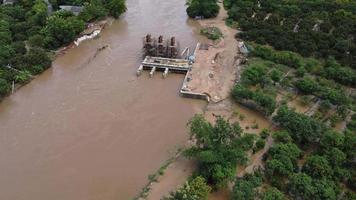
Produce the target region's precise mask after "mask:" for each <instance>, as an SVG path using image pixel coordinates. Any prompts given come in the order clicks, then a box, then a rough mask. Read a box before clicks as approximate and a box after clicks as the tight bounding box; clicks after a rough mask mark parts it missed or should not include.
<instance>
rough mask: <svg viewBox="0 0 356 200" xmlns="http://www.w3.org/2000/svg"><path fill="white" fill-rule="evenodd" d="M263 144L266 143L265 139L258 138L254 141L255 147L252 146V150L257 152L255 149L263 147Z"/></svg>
mask: <svg viewBox="0 0 356 200" xmlns="http://www.w3.org/2000/svg"><path fill="white" fill-rule="evenodd" d="M265 145H266V141H265V140H264V139H258V140H257V141H256V144H255V147H254V148H253V151H254V152H257V151H259V150H261V149H263V148H264V147H265Z"/></svg>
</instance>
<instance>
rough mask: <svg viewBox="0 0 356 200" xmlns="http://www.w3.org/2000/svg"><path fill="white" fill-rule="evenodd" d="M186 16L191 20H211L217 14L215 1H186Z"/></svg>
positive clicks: (217, 9)
mask: <svg viewBox="0 0 356 200" xmlns="http://www.w3.org/2000/svg"><path fill="white" fill-rule="evenodd" d="M187 6H188V7H187V14H188V16H189V17H191V18H196V17H198V18H212V17H216V16H217V15H218V14H219V10H220V7H219V5H218V4H217V0H187Z"/></svg>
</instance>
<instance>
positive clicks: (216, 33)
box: [200, 27, 223, 40]
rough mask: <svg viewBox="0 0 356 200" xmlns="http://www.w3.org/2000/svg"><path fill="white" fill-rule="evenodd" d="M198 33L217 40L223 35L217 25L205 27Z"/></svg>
mask: <svg viewBox="0 0 356 200" xmlns="http://www.w3.org/2000/svg"><path fill="white" fill-rule="evenodd" d="M200 33H201V34H203V35H205V36H206V37H207V38H208V39H210V40H218V39H220V38H221V37H223V34H222V33H221V31H220V29H219V28H217V27H207V28H203V29H201V30H200Z"/></svg>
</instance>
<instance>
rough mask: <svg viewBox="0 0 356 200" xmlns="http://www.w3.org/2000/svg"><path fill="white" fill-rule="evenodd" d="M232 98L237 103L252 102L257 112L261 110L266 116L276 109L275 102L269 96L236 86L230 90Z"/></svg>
mask: <svg viewBox="0 0 356 200" xmlns="http://www.w3.org/2000/svg"><path fill="white" fill-rule="evenodd" d="M232 97H233V98H234V100H236V101H237V102H242V101H249V100H251V101H253V102H254V103H255V104H256V106H257V109H258V110H261V111H262V112H263V113H265V114H266V115H271V114H272V113H273V112H274V110H275V109H276V100H275V99H274V98H273V97H271V96H270V95H267V94H265V93H264V92H262V91H252V90H249V89H247V88H246V87H244V86H242V85H241V84H237V85H235V86H234V88H233V90H232Z"/></svg>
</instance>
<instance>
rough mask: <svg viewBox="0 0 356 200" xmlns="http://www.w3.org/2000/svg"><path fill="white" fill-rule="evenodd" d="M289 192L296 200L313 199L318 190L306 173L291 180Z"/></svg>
mask: <svg viewBox="0 0 356 200" xmlns="http://www.w3.org/2000/svg"><path fill="white" fill-rule="evenodd" d="M288 191H289V192H290V194H291V196H292V197H293V198H294V199H313V197H314V194H315V193H316V188H315V187H314V185H313V179H312V178H311V177H310V176H308V175H307V174H304V173H296V174H293V175H292V176H291V177H290V179H289V189H288Z"/></svg>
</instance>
